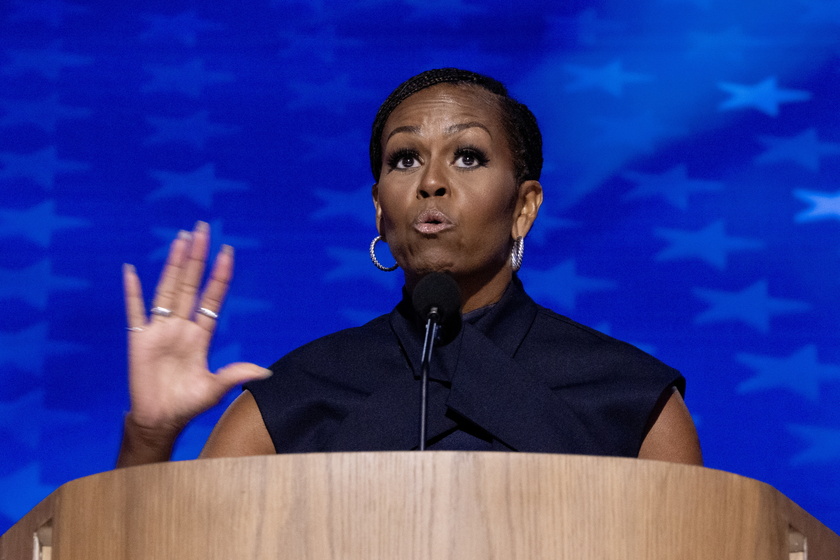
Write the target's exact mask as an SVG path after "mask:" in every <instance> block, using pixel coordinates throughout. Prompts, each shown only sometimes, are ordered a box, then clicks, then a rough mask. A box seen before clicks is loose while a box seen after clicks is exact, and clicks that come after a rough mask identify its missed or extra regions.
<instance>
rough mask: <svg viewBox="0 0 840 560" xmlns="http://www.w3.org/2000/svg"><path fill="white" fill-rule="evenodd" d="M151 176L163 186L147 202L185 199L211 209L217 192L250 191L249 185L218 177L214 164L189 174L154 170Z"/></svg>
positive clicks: (151, 171)
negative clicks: (177, 198)
mask: <svg viewBox="0 0 840 560" xmlns="http://www.w3.org/2000/svg"><path fill="white" fill-rule="evenodd" d="M149 175H151V176H152V177H154V178H155V179H157V180H158V181H159V182H160V183H161V186H160V188H158V189H155V190H154V191H152V192H151V193H149V194H148V195H147V196H146V200H147V201H154V200H165V199H167V198H174V197H184V198H188V199H190V200H192V201H193V202H195V203H196V204H198V205H199V206H202V207H204V208H210V207H211V206H212V205H213V195H215V194H216V193H217V192H224V191H247V190H248V183H244V182H242V181H231V180H229V179H222V178H220V177H217V176H216V166H215V165H214V164H212V163H208V164H206V165H203V166H201V167H199V168H198V169H196V170H195V171H190V172H188V173H175V172H173V171H158V170H154V169H153V170H150V171H149Z"/></svg>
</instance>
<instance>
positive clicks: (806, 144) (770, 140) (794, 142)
mask: <svg viewBox="0 0 840 560" xmlns="http://www.w3.org/2000/svg"><path fill="white" fill-rule="evenodd" d="M759 140H761V142H762V143H763V144H764V145H765V146H767V147H768V148H769V149H768V150H767V151H766V152H764V153H763V154H761V155H760V156H758V157H757V158H755V161H756V163H773V162H777V161H793V162H795V163H798V164H799V165H801V166H802V167H804V168H805V169H807V170H809V171H814V172H819V170H820V158H821V157H822V156H829V155H837V154H840V143H837V142H820V139H819V138H818V137H817V129H815V128H809V129H808V130H806V131H804V132H802V133H801V134H798V135H796V136H759Z"/></svg>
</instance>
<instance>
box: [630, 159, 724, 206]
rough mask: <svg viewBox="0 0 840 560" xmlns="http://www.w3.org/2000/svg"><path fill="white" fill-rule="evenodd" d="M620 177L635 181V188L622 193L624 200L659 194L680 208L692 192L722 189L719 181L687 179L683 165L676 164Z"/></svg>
mask: <svg viewBox="0 0 840 560" xmlns="http://www.w3.org/2000/svg"><path fill="white" fill-rule="evenodd" d="M622 177H623V178H625V179H627V180H628V181H633V182H634V183H636V188H634V189H633V190H632V191H630V192H629V193H627V194H626V195H624V200H632V199H635V198H647V197H651V196H660V197H662V198H664V199H665V200H667V201H668V202H670V203H671V205H673V206H675V207H677V208H679V209H680V210H686V209H688V197H689V196H690V195H691V194H692V193H695V192H714V191H719V190H721V189H723V183H721V182H720V181H703V180H699V179H689V177H688V172H687V171H686V166H685V165H677V166H676V167H672V168H671V169H669V170H668V171H665V172H664V173H658V174H656V173H637V172H635V171H628V172H626V173H623V174H622Z"/></svg>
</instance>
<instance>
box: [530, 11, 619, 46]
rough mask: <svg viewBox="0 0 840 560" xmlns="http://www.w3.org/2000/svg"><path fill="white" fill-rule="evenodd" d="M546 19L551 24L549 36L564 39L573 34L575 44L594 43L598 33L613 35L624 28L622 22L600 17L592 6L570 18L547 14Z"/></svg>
mask: <svg viewBox="0 0 840 560" xmlns="http://www.w3.org/2000/svg"><path fill="white" fill-rule="evenodd" d="M546 19H547V21H548V22H549V24H550V25H551V30H550V32H549V36H552V37H559V38H561V39H564V38H566V37H569V36H570V35H572V34H573V35H574V36H575V39H576V42H577V44H579V45H586V46H593V45H596V44H597V43H598V36H599V35H607V36H608V35H613V34H616V33H618V32H621V31H624V30H625V28H626V25H625V24H624V23H622V22H617V21H609V20H605V19H600V18H599V17H598V12H597V11H596V10H595V9H594V8H590V9H588V10H584V11H582V12H580V13H579V14H577V15H576V16H575V17H572V18H567V17H551V16H549V17H548V18H546Z"/></svg>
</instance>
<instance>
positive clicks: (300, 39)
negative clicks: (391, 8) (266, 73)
mask: <svg viewBox="0 0 840 560" xmlns="http://www.w3.org/2000/svg"><path fill="white" fill-rule="evenodd" d="M284 39H285V40H286V41H287V42H288V46H287V47H286V48H284V49H282V50H281V51H280V56H282V57H284V58H289V59H293V60H301V59H306V58H309V57H312V56H316V57H318V59H319V60H320V61H321V62H323V63H325V64H332V63H333V62H335V52H336V50H337V49H344V48H346V49H351V48H355V47H361V46H363V45H364V43H363V42H362V41H359V40H358V39H350V38H347V37H340V36H339V35H338V34H337V33H336V32H335V26H334V25H322V26H319V27H318V28H317V29H316V30H315V31H314V33H312V34H308V33H303V32H300V31H298V30H296V31H294V32H289V33H286V34H285V35H284Z"/></svg>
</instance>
